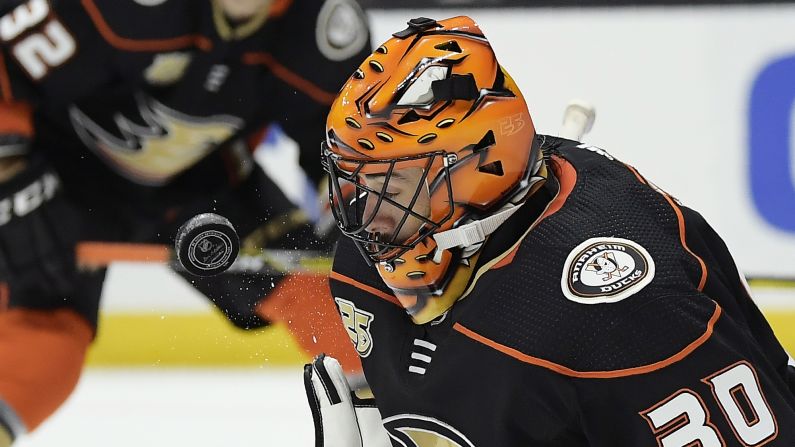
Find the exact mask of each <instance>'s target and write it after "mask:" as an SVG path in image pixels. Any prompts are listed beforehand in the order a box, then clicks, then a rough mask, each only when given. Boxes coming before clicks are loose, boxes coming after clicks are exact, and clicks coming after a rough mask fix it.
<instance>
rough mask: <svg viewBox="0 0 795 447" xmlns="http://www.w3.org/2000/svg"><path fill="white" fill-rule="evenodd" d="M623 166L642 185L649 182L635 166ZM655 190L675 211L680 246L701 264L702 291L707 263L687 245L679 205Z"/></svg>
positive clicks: (702, 289) (704, 284)
mask: <svg viewBox="0 0 795 447" xmlns="http://www.w3.org/2000/svg"><path fill="white" fill-rule="evenodd" d="M624 166H626V167H627V169H629V170H630V171H631V172H632V173H633V174H635V177H637V178H638V180H639V181H640V182H641V183H643V184H644V185H648V184H649V182H647V181H646V180H645V179H644V178H643V176H641V175H640V173H638V171H637V170H636V169H635V168H633V167H632V166H630V165H628V164H624ZM655 189H656V188H655ZM657 192H659V193H660V194H661V195H662V196H663V197H665V200H666V201H667V202H668V204H669V205H671V208H673V210H674V213H676V219H677V220H678V222H679V241H680V242H681V243H682V247H684V249H685V251H687V252H688V253H690V255H691V256H693V257H694V258H696V260H697V261H698V263H699V265H700V266H701V280H700V281H699V282H698V291H699V292H703V291H704V286H706V285H707V264H706V263H705V262H704V260H703V259H701V257H700V256H698V255H697V254H695V253H694V252H693V250H691V249H690V247H688V246H687V231H686V227H685V217H684V215H683V214H682V210H681V209H679V206H677V205H676V202H674V201H673V199H671V197H670V196H669V195H668V194H666V193H665V192H663V191H660V190H659V189H657Z"/></svg>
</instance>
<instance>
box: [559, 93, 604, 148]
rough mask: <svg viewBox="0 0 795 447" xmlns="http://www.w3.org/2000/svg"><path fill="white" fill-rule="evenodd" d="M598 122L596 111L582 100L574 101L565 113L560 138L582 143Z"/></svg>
mask: <svg viewBox="0 0 795 447" xmlns="http://www.w3.org/2000/svg"><path fill="white" fill-rule="evenodd" d="M595 120H596V109H595V108H594V107H593V106H592V105H591V104H589V103H587V102H585V101H582V100H577V99H575V100H572V101H571V102H569V105H568V106H566V110H565V111H564V112H563V126H562V127H561V129H560V136H561V137H563V138H566V139H569V140H574V141H580V140H582V137H584V136H585V135H586V134H587V133H588V132H590V131H591V128H592V127H593V123H594V121H595Z"/></svg>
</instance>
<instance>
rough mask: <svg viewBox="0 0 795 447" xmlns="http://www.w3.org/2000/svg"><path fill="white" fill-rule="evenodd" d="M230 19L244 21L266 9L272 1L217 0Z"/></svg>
mask: <svg viewBox="0 0 795 447" xmlns="http://www.w3.org/2000/svg"><path fill="white" fill-rule="evenodd" d="M217 1H218V4H219V5H221V8H222V9H223V10H224V12H225V13H226V15H227V16H229V18H230V19H235V20H245V19H247V18H249V17H252V16H254V14H256V13H258V12H260V11H261V10H262V9H264V8H267V7H268V5H270V3H271V1H272V0H217Z"/></svg>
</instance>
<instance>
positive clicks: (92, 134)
mask: <svg viewBox="0 0 795 447" xmlns="http://www.w3.org/2000/svg"><path fill="white" fill-rule="evenodd" d="M354 1H355V0H306V1H292V0H274V1H272V2H270V3H269V9H264V10H263V11H262V12H261V13H260V14H259V15H258V16H257V17H254V18H253V19H252V20H251V21H250V22H249V23H246V24H239V26H237V27H236V26H234V23H231V21H230V20H228V19H227V18H226V17H225V15H224V13H223V11H222V10H221V8H220V6H219V5H218V4H217V3H216V2H215V1H214V0H166V1H128V0H125V1H118V0H27V1H24V2H23V1H17V0H15V1H14V2H13V3H15V4H17V5H18V6H16V7H12V8H7V12H6V14H5V15H4V16H3V17H2V18H1V19H0V45H1V46H2V53H1V54H0V94H1V95H2V99H3V101H2V103H0V118H2V121H3V124H2V125H0V155H4V154H8V153H14V152H15V151H19V150H20V148H21V147H22V146H24V143H25V142H26V140H30V139H32V140H33V145H34V150H42V151H45V152H46V153H47V156H48V158H49V159H50V160H51V161H52V162H53V163H54V164H55V165H56V167H57V168H58V171H59V173H60V174H61V176H62V177H63V178H64V181H65V183H66V184H67V185H68V188H71V189H70V191H71V192H72V193H75V192H76V191H80V192H81V194H79V199H80V200H81V201H83V202H86V203H89V204H90V203H91V201H96V202H98V203H97V204H95V205H96V206H97V207H100V208H101V207H105V206H111V205H113V204H114V203H121V204H123V206H124V207H128V208H129V207H139V208H140V209H141V211H142V212H144V213H157V212H158V211H160V210H162V209H167V208H168V207H169V206H171V205H173V204H175V203H181V202H183V201H184V200H185V198H186V197H192V196H195V195H197V194H203V193H204V194H206V193H208V192H212V191H217V190H218V189H220V188H224V187H227V186H229V185H233V184H235V183H236V182H239V181H240V179H241V177H245V176H246V175H247V174H246V170H247V169H249V168H250V165H251V159H250V157H248V154H247V153H246V152H247V151H248V150H249V148H247V147H244V146H245V145H233V144H227V143H228V142H230V141H233V140H236V139H237V137H243V138H246V137H251V139H255V137H256V135H257V133H258V132H260V131H261V130H262V129H263V128H264V127H265V126H266V125H267V124H268V123H278V124H279V125H280V126H281V127H282V128H283V129H284V130H285V131H286V133H287V134H288V135H289V136H291V137H292V138H293V139H294V140H296V141H297V142H298V143H299V146H301V148H302V157H301V162H302V165H303V167H304V168H305V170H307V171H308V173H309V174H310V177H313V178H314V179H315V180H318V179H319V178H320V176H321V174H322V169H321V166H320V161H319V158H318V156H317V145H318V141H320V140H322V138H323V135H324V125H325V115H326V112H327V109H328V105H329V104H330V103H331V101H332V99H333V97H334V94H335V92H336V91H337V89H338V87H339V85H341V84H342V83H343V82H344V80H345V79H346V78H347V77H348V76H349V75H350V74H351V73H352V72H353V70H354V69H355V67H356V65H357V64H358V62H359V61H360V60H361V59H363V58H364V56H365V55H366V54H367V53H368V52H369V34H368V31H367V27H366V21H365V18H364V16H363V13H362V11H361V10H360V9H359V8H358V6H356V4H355V3H354ZM6 3H10V2H6ZM31 110H32V111H33V112H32V113H33V116H32V117H30V113H31V112H30V111H31ZM260 136H261V134H260Z"/></svg>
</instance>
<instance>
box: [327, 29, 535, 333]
mask: <svg viewBox="0 0 795 447" xmlns="http://www.w3.org/2000/svg"><path fill="white" fill-rule="evenodd" d="M534 137H535V130H534V127H533V122H532V120H531V118H530V114H529V112H528V110H527V105H526V104H525V101H524V98H523V97H522V95H521V93H520V92H519V90H518V88H517V87H516V85H515V84H514V82H513V80H512V79H511V78H510V76H508V74H507V73H506V72H505V71H504V70H503V68H502V67H501V66H500V65H499V64H498V63H497V60H496V58H495V56H494V52H493V51H492V49H491V46H490V45H489V42H488V40H486V38H485V37H484V36H483V34H482V33H481V31H480V29H479V28H478V26H477V25H476V24H475V23H474V22H473V21H472V19H470V18H468V17H455V18H451V19H447V20H443V21H439V22H437V21H435V20H431V19H426V18H419V19H413V20H411V21H410V22H409V27H408V28H406V29H405V30H403V31H400V32H398V33H395V34H394V35H393V38H392V39H390V40H389V41H387V42H386V43H384V44H383V45H381V46H380V47H378V49H376V50H375V52H374V53H373V54H372V55H371V56H370V57H368V58H367V59H366V60H365V61H364V63H363V64H362V65H361V66H360V67H359V69H357V70H356V72H354V74H353V75H352V76H351V78H350V79H349V80H348V82H347V83H346V84H345V85H344V86H343V87H342V90H341V91H340V94H339V96H338V97H337V98H336V100H335V101H334V103H333V105H332V107H331V112H330V114H329V117H328V122H327V135H326V141H325V142H324V144H323V159H324V166H325V168H326V170H327V171H328V173H329V180H330V185H329V191H330V200H331V204H332V210H333V212H334V214H335V218H336V220H337V223H338V225H339V227H340V229H341V230H342V232H343V233H344V234H345V235H347V236H348V237H350V238H352V239H353V240H354V241H355V242H356V244H357V245H358V247H359V249H360V251H361V252H362V254H363V255H364V257H365V258H366V259H367V260H368V261H369V262H370V263H373V264H375V265H376V267H377V268H378V271H379V273H380V275H381V278H382V279H383V280H384V282H385V283H386V284H387V285H388V286H389V287H390V288H391V289H392V290H393V291H394V293H395V295H396V296H397V297H398V299H399V300H400V302H401V303H402V304H403V306H404V307H405V308H406V310H407V311H408V313H409V314H410V315H411V316H412V318H413V319H414V321H415V322H417V323H425V322H428V321H431V320H432V319H434V318H436V317H438V316H439V315H441V314H443V313H444V312H445V311H447V310H448V309H449V308H450V307H451V306H452V305H453V303H454V302H455V301H456V300H457V299H458V298H459V297H460V296H461V295H462V293H463V292H464V290H465V289H466V286H467V283H468V282H469V280H470V278H471V276H472V271H471V269H472V268H474V264H475V261H476V260H477V256H478V253H479V248H480V246H482V243H483V237H482V235H481V237H480V238H478V237H477V235H474V236H473V237H472V238H468V236H467V235H463V236H462V235H456V238H455V241H454V242H452V243H449V241H446V242H440V241H441V240H442V238H443V236H444V235H445V234H448V233H452V232H453V231H452V230H454V229H456V228H458V227H461V226H464V225H466V224H468V223H472V222H476V221H481V220H483V219H485V218H487V217H488V216H490V215H493V214H494V213H495V212H497V211H498V210H501V209H503V208H504V207H505V206H510V202H511V201H512V200H515V199H516V196H517V194H521V192H522V191H526V190H527V189H528V184H529V181H530V177H531V175H532V174H534V172H532V171H533V170H534V167H537V163H536V162H535V161H536V160H538V152H537V151H538V148H537V147H536V146H535V145H534V140H535V138H534ZM462 237H463V239H462ZM448 239H449V238H448Z"/></svg>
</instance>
